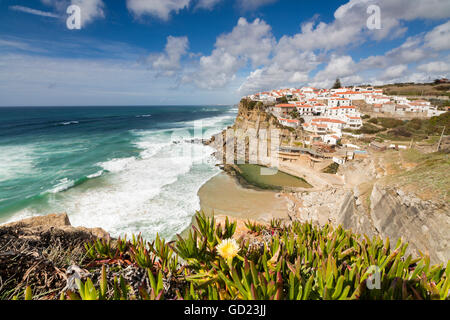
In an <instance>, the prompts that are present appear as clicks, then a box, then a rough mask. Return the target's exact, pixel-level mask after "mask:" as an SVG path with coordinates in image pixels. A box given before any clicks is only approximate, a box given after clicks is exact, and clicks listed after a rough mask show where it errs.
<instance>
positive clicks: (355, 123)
mask: <svg viewBox="0 0 450 320" xmlns="http://www.w3.org/2000/svg"><path fill="white" fill-rule="evenodd" d="M343 120H345V122H346V124H345V128H350V129H359V128H361V127H362V125H363V122H362V119H361V117H360V116H350V115H348V114H347V115H345V118H344V119H343Z"/></svg>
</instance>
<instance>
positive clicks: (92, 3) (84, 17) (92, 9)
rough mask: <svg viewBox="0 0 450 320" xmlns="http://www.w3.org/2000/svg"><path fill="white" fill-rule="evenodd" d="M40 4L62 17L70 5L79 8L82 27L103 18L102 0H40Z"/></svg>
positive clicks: (103, 5) (103, 6)
mask: <svg viewBox="0 0 450 320" xmlns="http://www.w3.org/2000/svg"><path fill="white" fill-rule="evenodd" d="M41 2H42V3H43V4H45V5H48V6H52V7H53V8H55V9H56V10H57V11H58V12H59V13H60V14H62V15H66V10H67V8H68V7H69V6H70V5H72V4H74V5H77V6H79V7H80V9H81V23H82V26H86V25H87V24H89V23H91V22H93V21H94V20H95V19H98V18H104V17H105V13H104V8H105V4H104V3H103V0H41Z"/></svg>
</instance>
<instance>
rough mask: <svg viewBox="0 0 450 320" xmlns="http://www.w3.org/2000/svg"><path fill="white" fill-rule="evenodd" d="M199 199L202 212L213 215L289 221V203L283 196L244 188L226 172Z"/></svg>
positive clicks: (201, 190)
mask: <svg viewBox="0 0 450 320" xmlns="http://www.w3.org/2000/svg"><path fill="white" fill-rule="evenodd" d="M198 196H199V198H200V206H201V209H202V210H203V212H205V213H206V214H209V215H211V214H214V215H215V216H219V215H226V216H229V217H234V218H238V219H243V220H247V219H250V220H254V221H259V222H262V223H267V222H270V220H271V219H273V218H278V219H289V216H288V210H287V205H288V203H287V201H286V198H285V197H284V196H282V195H281V194H280V193H278V192H275V191H268V190H262V191H257V190H253V189H248V188H244V187H242V186H241V185H239V183H238V182H237V181H236V178H234V177H231V176H229V175H228V174H226V173H220V174H218V175H217V176H215V177H214V178H212V179H211V180H209V181H208V182H207V183H206V184H204V185H203V186H202V187H201V188H200V190H199V192H198Z"/></svg>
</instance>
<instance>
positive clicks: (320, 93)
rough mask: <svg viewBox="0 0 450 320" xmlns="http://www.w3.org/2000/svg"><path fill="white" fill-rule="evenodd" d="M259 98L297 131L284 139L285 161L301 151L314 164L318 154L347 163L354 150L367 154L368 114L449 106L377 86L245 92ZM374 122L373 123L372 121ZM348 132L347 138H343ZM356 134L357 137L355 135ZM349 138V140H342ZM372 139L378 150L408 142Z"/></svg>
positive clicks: (429, 112) (422, 113) (412, 113)
mask: <svg viewBox="0 0 450 320" xmlns="http://www.w3.org/2000/svg"><path fill="white" fill-rule="evenodd" d="M244 99H248V100H251V101H253V102H256V103H261V104H263V106H264V109H265V111H266V112H267V113H269V114H271V115H273V116H274V117H276V119H277V120H278V122H279V124H280V125H281V126H283V127H285V128H290V129H291V130H292V131H293V132H299V133H300V134H299V135H300V137H298V136H299V135H298V134H297V135H296V137H295V138H292V137H291V138H289V139H288V140H289V141H285V143H282V146H281V148H280V152H279V156H280V159H281V160H284V161H286V160H287V161H295V160H296V159H297V158H298V155H299V154H305V153H307V154H309V159H310V160H311V161H310V164H311V166H314V162H315V160H318V161H323V160H324V159H329V160H333V161H334V162H335V163H338V164H343V163H344V162H345V161H347V160H351V159H353V158H354V157H355V156H356V157H358V156H364V155H365V154H366V151H364V150H361V147H360V146H358V143H356V144H355V143H349V141H358V140H359V139H361V138H364V136H365V134H364V131H363V133H361V132H360V131H361V130H360V129H361V128H362V127H363V125H364V119H370V118H378V117H385V118H386V117H387V118H391V119H399V120H411V119H414V118H420V119H427V118H431V117H436V116H439V115H442V114H444V113H446V112H447V110H439V109H438V107H437V106H434V105H432V104H431V102H430V101H427V100H424V99H415V100H413V99H409V98H407V97H405V96H389V95H386V94H384V93H383V90H382V89H376V88H373V87H343V88H336V89H317V88H313V87H303V88H299V89H295V88H291V89H280V90H272V91H266V92H260V93H256V94H252V95H249V96H246V97H244ZM369 125H371V124H369ZM344 138H347V139H344ZM352 138H354V139H352ZM343 140H346V141H347V143H344V144H342V141H343ZM377 140H378V141H372V142H371V143H370V147H371V148H372V149H375V150H381V151H382V150H385V149H388V148H391V149H397V150H398V149H406V148H407V146H408V144H409V141H406V143H400V144H398V143H395V144H387V145H386V144H383V143H380V141H379V140H380V139H377Z"/></svg>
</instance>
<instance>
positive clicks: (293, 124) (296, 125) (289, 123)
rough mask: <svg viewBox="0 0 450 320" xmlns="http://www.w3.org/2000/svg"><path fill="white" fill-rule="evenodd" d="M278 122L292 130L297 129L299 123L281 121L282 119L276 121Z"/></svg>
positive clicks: (287, 120)
mask: <svg viewBox="0 0 450 320" xmlns="http://www.w3.org/2000/svg"><path fill="white" fill-rule="evenodd" d="M278 121H279V122H280V123H281V124H282V125H283V126H286V127H291V128H294V129H296V128H298V127H299V126H300V121H299V120H296V119H283V118H280V119H278Z"/></svg>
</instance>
